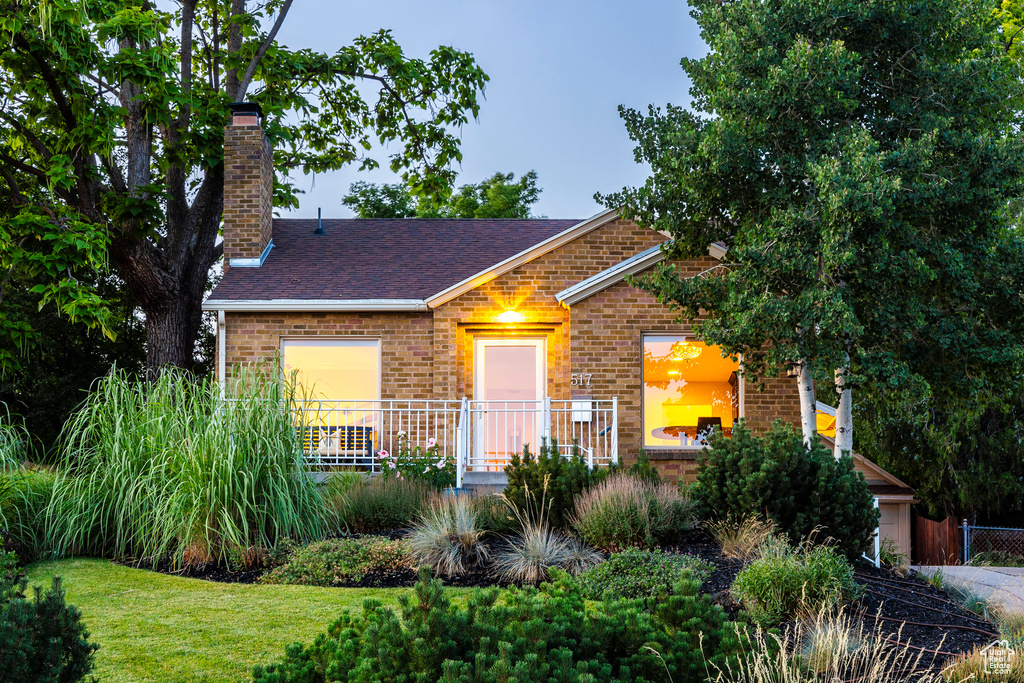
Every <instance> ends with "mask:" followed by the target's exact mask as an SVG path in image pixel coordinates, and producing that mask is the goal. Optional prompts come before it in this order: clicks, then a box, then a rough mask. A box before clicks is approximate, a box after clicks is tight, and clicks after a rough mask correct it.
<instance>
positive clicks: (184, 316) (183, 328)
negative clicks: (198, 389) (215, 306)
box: [146, 297, 202, 379]
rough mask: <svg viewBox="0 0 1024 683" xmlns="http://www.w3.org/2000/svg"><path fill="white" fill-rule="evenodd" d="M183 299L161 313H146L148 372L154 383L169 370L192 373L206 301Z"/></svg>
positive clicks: (172, 303)
mask: <svg viewBox="0 0 1024 683" xmlns="http://www.w3.org/2000/svg"><path fill="white" fill-rule="evenodd" d="M188 298H189V297H180V298H177V299H175V300H174V301H173V302H171V304H170V306H168V307H167V308H165V309H163V310H160V311H158V312H153V313H150V312H146V368H147V374H148V375H149V377H150V379H153V378H155V377H156V376H157V375H158V374H159V373H160V372H161V371H163V370H164V369H166V368H168V367H176V368H182V369H183V370H188V371H191V370H192V364H193V359H194V357H195V347H196V336H197V334H198V331H199V327H200V325H201V324H202V309H201V306H202V300H201V299H200V300H199V301H187V300H186V299H188Z"/></svg>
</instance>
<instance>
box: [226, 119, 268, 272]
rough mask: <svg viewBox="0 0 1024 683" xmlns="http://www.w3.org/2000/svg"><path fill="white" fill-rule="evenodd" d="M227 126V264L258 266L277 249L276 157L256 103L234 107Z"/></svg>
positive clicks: (242, 266)
mask: <svg viewBox="0 0 1024 683" xmlns="http://www.w3.org/2000/svg"><path fill="white" fill-rule="evenodd" d="M230 107H231V122H230V123H229V124H228V126H227V128H225V130H224V265H225V267H228V266H230V267H232V268H258V267H260V266H261V265H263V259H265V258H266V257H267V254H268V253H269V252H270V249H271V248H272V247H273V244H272V242H271V241H270V229H271V225H272V222H273V211H274V159H273V154H272V152H271V149H270V143H269V142H268V141H267V137H266V136H265V135H264V134H263V128H261V127H260V119H261V117H262V115H263V112H262V110H261V109H260V106H259V105H258V104H251V103H248V102H236V103H235V104H232V105H230Z"/></svg>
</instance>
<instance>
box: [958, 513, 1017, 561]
mask: <svg viewBox="0 0 1024 683" xmlns="http://www.w3.org/2000/svg"><path fill="white" fill-rule="evenodd" d="M963 541H964V564H967V563H968V562H970V561H971V560H972V559H976V558H977V556H978V555H982V558H984V556H985V555H987V554H999V555H1012V556H1016V558H1019V561H1020V562H1022V563H1024V529H1010V528H1007V527H994V526H969V525H968V524H967V522H966V521H965V522H964V525H963ZM983 553H984V555H983Z"/></svg>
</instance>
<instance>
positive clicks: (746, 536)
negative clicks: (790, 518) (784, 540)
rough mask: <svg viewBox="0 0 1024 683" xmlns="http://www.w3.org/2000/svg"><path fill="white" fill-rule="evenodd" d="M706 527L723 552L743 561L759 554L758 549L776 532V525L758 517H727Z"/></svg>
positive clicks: (707, 524) (708, 523)
mask: <svg viewBox="0 0 1024 683" xmlns="http://www.w3.org/2000/svg"><path fill="white" fill-rule="evenodd" d="M704 527H705V528H706V529H707V530H708V533H710V534H711V536H712V537H713V538H714V539H715V541H716V542H717V543H718V545H719V546H720V547H721V548H722V554H723V555H725V556H726V557H731V558H733V559H736V560H740V561H742V562H746V561H748V560H751V559H753V558H754V557H756V556H757V550H758V548H760V547H761V546H762V545H763V544H764V542H765V541H767V540H768V538H769V537H770V536H771V535H772V534H773V533H775V525H774V524H773V523H772V522H770V521H767V522H766V521H765V520H763V519H760V518H758V517H741V518H739V519H734V518H732V517H726V518H725V519H723V520H720V521H717V522H707V523H706V524H705V525H704Z"/></svg>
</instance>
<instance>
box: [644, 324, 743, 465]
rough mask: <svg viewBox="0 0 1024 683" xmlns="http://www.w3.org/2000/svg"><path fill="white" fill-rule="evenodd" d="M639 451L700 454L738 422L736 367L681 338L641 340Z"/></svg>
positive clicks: (712, 350) (709, 348) (712, 349)
mask: <svg viewBox="0 0 1024 683" xmlns="http://www.w3.org/2000/svg"><path fill="white" fill-rule="evenodd" d="M643 347H644V357H643V434H644V439H643V445H644V447H645V448H703V447H704V446H706V445H707V440H708V437H709V436H710V435H711V432H712V430H714V429H719V430H721V431H722V432H723V433H724V434H725V436H730V435H731V434H732V426H733V423H734V422H735V421H736V420H738V419H739V417H740V379H739V375H738V372H739V362H738V361H737V360H736V359H735V358H729V357H726V358H723V357H722V352H721V349H720V348H719V347H717V346H708V345H707V344H704V343H703V342H699V341H694V340H688V339H687V338H686V337H684V336H681V335H645V336H644V338H643Z"/></svg>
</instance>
